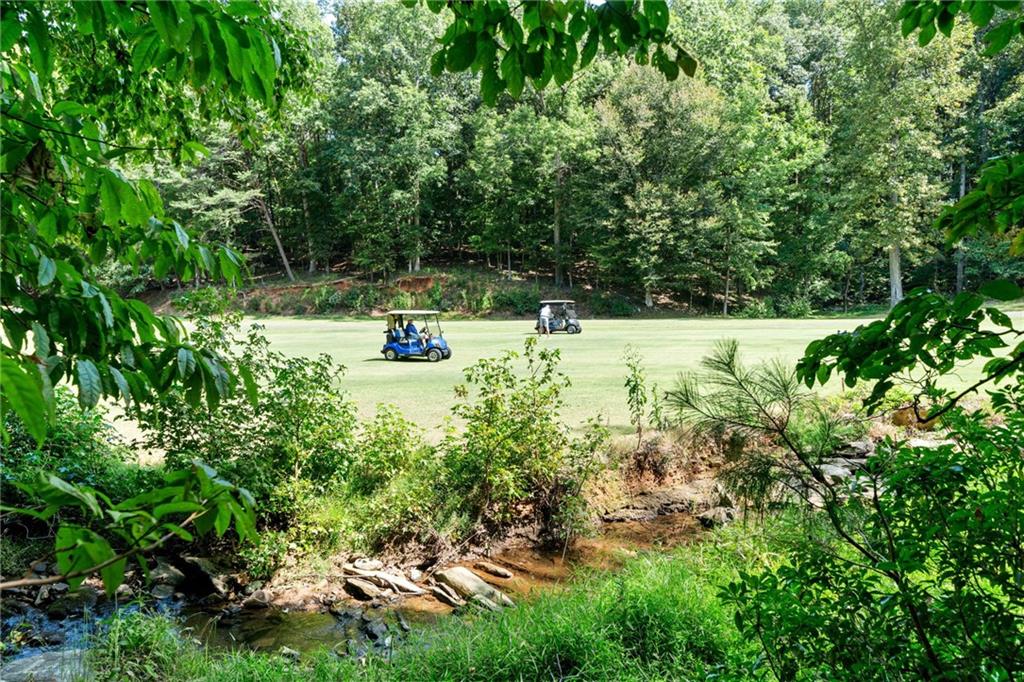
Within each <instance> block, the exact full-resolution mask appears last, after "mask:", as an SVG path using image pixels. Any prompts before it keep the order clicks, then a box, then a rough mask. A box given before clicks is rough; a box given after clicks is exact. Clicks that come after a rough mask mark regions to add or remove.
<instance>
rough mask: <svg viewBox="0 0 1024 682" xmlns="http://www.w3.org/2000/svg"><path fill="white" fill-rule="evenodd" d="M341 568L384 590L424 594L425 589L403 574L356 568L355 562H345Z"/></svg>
mask: <svg viewBox="0 0 1024 682" xmlns="http://www.w3.org/2000/svg"><path fill="white" fill-rule="evenodd" d="M343 568H344V569H345V570H346V571H348V572H349V573H354V574H356V576H358V577H359V578H362V579H363V580H366V581H368V582H371V583H373V584H374V585H376V586H377V587H382V588H384V589H385V590H394V591H395V592H398V593H405V594H426V590H424V589H423V588H422V587H420V586H419V585H417V584H416V583H414V582H411V581H410V580H408V579H407V578H406V577H405V576H401V575H395V574H394V573H385V572H384V571H366V570H363V569H361V568H356V566H355V564H345V565H344V566H343Z"/></svg>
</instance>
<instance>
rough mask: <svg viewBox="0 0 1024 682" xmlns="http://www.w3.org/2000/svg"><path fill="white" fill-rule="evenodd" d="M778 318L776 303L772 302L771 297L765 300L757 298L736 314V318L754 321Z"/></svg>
mask: <svg viewBox="0 0 1024 682" xmlns="http://www.w3.org/2000/svg"><path fill="white" fill-rule="evenodd" d="M776 316H777V313H776V312H775V303H774V302H772V299H771V297H770V296H768V297H765V298H755V299H754V300H753V301H751V302H750V303H748V304H746V305H745V306H743V307H742V308H741V309H740V311H739V312H738V313H737V314H736V317H742V318H747V319H754V320H763V319H771V318H773V317H776Z"/></svg>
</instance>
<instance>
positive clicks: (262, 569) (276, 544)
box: [238, 530, 288, 580]
mask: <svg viewBox="0 0 1024 682" xmlns="http://www.w3.org/2000/svg"><path fill="white" fill-rule="evenodd" d="M287 554H288V535H287V533H283V532H281V531H273V530H266V531H263V532H262V533H260V539H259V542H256V543H253V544H249V545H245V546H244V547H242V548H241V549H240V550H239V551H238V557H239V558H240V559H241V560H242V565H243V567H244V568H245V571H246V573H248V574H249V578H250V579H252V580H266V579H268V578H271V577H273V575H274V573H275V572H276V571H277V569H279V568H280V567H281V566H282V565H283V564H284V559H285V556H286V555H287Z"/></svg>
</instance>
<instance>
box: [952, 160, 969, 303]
mask: <svg viewBox="0 0 1024 682" xmlns="http://www.w3.org/2000/svg"><path fill="white" fill-rule="evenodd" d="M966 193H967V162H966V161H965V160H963V159H961V160H960V198H961V199H963V198H964V194H966ZM954 258H955V260H956V293H958V294H959V293H960V292H961V291H963V290H964V245H963V242H961V243H960V244H957V246H956V255H955V256H954Z"/></svg>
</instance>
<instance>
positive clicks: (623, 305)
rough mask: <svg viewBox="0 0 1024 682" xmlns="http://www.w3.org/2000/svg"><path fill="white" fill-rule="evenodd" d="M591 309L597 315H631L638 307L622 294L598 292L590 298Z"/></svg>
mask: <svg viewBox="0 0 1024 682" xmlns="http://www.w3.org/2000/svg"><path fill="white" fill-rule="evenodd" d="M590 310H591V312H593V314H594V316H595V317H629V316H630V315H632V314H634V313H636V311H637V307H636V306H635V305H633V304H632V303H631V302H630V300H629V299H628V298H626V297H625V296H623V295H622V294H597V295H596V296H594V297H592V298H591V299H590Z"/></svg>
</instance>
